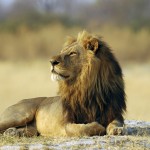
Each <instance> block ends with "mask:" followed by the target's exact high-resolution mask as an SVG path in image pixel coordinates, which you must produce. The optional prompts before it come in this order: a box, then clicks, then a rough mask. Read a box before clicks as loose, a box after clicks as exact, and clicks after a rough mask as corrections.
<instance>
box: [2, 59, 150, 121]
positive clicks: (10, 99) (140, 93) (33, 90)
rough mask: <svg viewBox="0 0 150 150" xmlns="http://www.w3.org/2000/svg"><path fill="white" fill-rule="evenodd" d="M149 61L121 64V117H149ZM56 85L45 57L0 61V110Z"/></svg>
mask: <svg viewBox="0 0 150 150" xmlns="http://www.w3.org/2000/svg"><path fill="white" fill-rule="evenodd" d="M149 66H150V63H145V64H133V63H132V64H126V65H123V66H122V69H123V73H124V79H125V84H126V94H127V113H126V115H125V119H133V120H143V121H150V117H149V114H150V105H149V100H150V67H149ZM57 89H58V85H57V83H56V82H52V81H51V79H50V64H49V62H45V61H37V62H32V63H31V62H28V63H22V62H20V63H10V62H5V63H4V62H3V63H2V62H1V63H0V103H1V104H0V113H2V111H4V109H5V108H6V107H8V106H10V105H12V104H14V103H16V102H17V101H19V100H21V99H24V98H31V97H41V96H55V95H57V94H56V93H57Z"/></svg>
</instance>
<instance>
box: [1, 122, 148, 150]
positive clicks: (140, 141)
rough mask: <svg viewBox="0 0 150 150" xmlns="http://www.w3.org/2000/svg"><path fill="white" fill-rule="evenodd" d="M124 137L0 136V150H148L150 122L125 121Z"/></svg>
mask: <svg viewBox="0 0 150 150" xmlns="http://www.w3.org/2000/svg"><path fill="white" fill-rule="evenodd" d="M125 128H126V133H125V135H124V136H107V135H106V136H94V137H80V138H46V137H40V136H39V137H34V138H25V137H23V138H14V137H4V136H2V135H1V136H0V150H28V149H29V150H41V149H42V150H48V149H56V150H62V149H67V150H68V149H70V150H72V149H73V150H78V149H88V150H90V149H94V150H97V149H100V150H105V149H107V150H142V149H143V150H148V149H150V122H144V121H133V120H132V121H127V120H126V121H125Z"/></svg>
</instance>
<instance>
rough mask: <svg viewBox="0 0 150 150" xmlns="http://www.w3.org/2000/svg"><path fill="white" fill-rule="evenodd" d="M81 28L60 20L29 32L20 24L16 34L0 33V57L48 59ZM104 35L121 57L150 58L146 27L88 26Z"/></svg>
mask: <svg viewBox="0 0 150 150" xmlns="http://www.w3.org/2000/svg"><path fill="white" fill-rule="evenodd" d="M81 30H83V29H82V28H81V27H71V28H66V27H65V26H63V25H61V24H60V23H54V24H50V25H49V26H47V27H43V28H41V29H40V30H36V31H30V30H28V29H27V28H26V27H24V26H22V27H20V29H19V30H18V32H17V33H6V32H2V33H0V58H2V59H6V60H8V59H9V60H10V59H13V60H15V59H20V60H22V59H30V60H32V59H35V58H37V57H38V58H47V57H49V56H50V55H53V54H55V53H57V52H58V51H60V48H61V47H62V43H64V40H65V37H66V36H67V35H73V36H75V37H76V36H77V33H78V32H79V31H81ZM87 30H89V31H90V32H91V33H95V34H98V35H101V36H102V37H104V40H105V41H107V42H108V43H109V45H110V46H111V47H112V48H113V49H114V50H115V53H116V55H117V56H118V58H119V59H120V60H123V61H128V60H130V61H131V60H132V61H133V60H134V61H136V60H142V61H145V60H148V59H149V58H150V51H149V47H150V42H149V39H150V31H149V30H148V29H146V28H143V29H141V30H140V31H137V32H134V31H133V30H131V29H130V28H127V27H123V28H118V27H114V26H105V27H100V28H98V29H97V28H94V29H90V28H89V29H87Z"/></svg>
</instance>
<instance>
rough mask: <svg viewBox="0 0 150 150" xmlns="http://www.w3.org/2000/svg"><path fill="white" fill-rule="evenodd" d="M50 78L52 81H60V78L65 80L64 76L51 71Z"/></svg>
mask: <svg viewBox="0 0 150 150" xmlns="http://www.w3.org/2000/svg"><path fill="white" fill-rule="evenodd" d="M51 80H52V81H60V80H65V78H64V77H62V76H60V75H59V74H55V73H52V74H51Z"/></svg>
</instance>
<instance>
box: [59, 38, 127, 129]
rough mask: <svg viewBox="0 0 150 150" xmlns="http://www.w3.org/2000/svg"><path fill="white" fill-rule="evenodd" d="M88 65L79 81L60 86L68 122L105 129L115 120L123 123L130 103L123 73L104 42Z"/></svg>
mask: <svg viewBox="0 0 150 150" xmlns="http://www.w3.org/2000/svg"><path fill="white" fill-rule="evenodd" d="M84 40H85V39H84ZM87 63H88V65H86V66H84V68H83V70H82V73H81V75H80V76H79V77H77V80H76V81H75V82H73V83H68V82H64V81H61V82H60V83H59V94H60V96H61V98H62V100H63V109H64V114H66V119H67V120H68V121H70V122H74V123H89V122H93V121H97V122H99V123H100V124H102V125H103V126H105V127H106V126H107V125H108V124H109V123H110V122H111V121H112V120H114V119H115V118H117V119H119V120H121V121H122V122H123V116H122V115H123V112H124V111H125V110H126V104H125V92H124V81H123V78H122V70H121V67H120V65H119V63H118V61H117V60H116V58H115V57H114V55H113V54H112V52H111V49H110V48H109V47H108V46H107V44H106V43H105V42H103V41H101V39H99V44H98V51H97V53H96V56H93V57H92V58H89V59H88V62H87Z"/></svg>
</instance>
